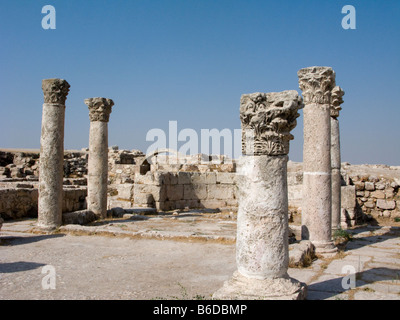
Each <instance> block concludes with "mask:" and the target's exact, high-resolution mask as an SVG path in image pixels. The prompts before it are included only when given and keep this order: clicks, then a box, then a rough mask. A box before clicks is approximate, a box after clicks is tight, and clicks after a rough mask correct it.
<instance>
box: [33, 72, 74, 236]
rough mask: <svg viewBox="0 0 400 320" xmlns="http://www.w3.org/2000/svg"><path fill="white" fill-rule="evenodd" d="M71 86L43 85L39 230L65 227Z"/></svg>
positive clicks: (47, 81)
mask: <svg viewBox="0 0 400 320" xmlns="http://www.w3.org/2000/svg"><path fill="white" fill-rule="evenodd" d="M69 87H70V86H69V84H68V82H67V81H65V80H62V79H45V80H43V81H42V89H43V93H44V104H43V113H42V133H41V138H40V161H39V199H38V227H40V228H42V229H47V230H53V229H56V228H57V227H59V226H60V225H61V224H62V199H63V173H64V169H63V168H64V118H65V100H66V97H67V95H68V91H69Z"/></svg>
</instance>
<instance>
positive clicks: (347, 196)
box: [341, 186, 356, 209]
mask: <svg viewBox="0 0 400 320" xmlns="http://www.w3.org/2000/svg"><path fill="white" fill-rule="evenodd" d="M341 198H342V208H345V209H352V208H355V206H356V187H355V186H343V187H341Z"/></svg>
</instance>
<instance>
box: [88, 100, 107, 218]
mask: <svg viewBox="0 0 400 320" xmlns="http://www.w3.org/2000/svg"><path fill="white" fill-rule="evenodd" d="M85 104H86V105H87V106H88V107H89V118H90V132H89V157H88V196H87V209H88V211H91V212H93V213H94V214H95V215H96V216H98V217H99V218H102V219H104V218H106V217H107V180H108V121H109V116H110V113H111V108H112V106H113V105H114V102H113V101H112V100H111V99H105V98H90V99H86V100H85Z"/></svg>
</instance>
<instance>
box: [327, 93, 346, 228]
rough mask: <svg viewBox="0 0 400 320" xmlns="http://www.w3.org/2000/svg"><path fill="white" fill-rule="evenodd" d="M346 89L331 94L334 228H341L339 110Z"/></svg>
mask: <svg viewBox="0 0 400 320" xmlns="http://www.w3.org/2000/svg"><path fill="white" fill-rule="evenodd" d="M343 95H344V91H343V90H342V89H341V88H340V87H335V88H333V90H332V96H331V101H332V102H331V110H330V114H331V166H332V230H338V229H340V228H341V203H342V197H341V185H342V177H341V172H340V168H341V156H340V130H339V119H338V117H339V111H340V110H341V107H340V105H341V104H342V103H343V100H342V96H343Z"/></svg>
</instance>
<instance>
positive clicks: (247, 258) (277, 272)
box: [213, 91, 305, 300]
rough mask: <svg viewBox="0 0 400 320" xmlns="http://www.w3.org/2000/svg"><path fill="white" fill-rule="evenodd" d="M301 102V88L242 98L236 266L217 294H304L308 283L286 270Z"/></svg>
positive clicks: (243, 296)
mask: <svg viewBox="0 0 400 320" xmlns="http://www.w3.org/2000/svg"><path fill="white" fill-rule="evenodd" d="M301 107H302V101H301V98H300V97H299V95H298V93H297V92H296V91H284V92H278V93H253V94H249V95H243V96H242V98H241V104H240V119H241V122H242V132H243V135H242V151H243V154H244V155H243V156H242V157H241V158H240V160H239V166H238V171H237V175H238V176H237V183H238V192H239V199H238V200H239V208H238V218H237V239H236V264H237V271H236V272H235V273H234V274H233V277H232V278H231V279H230V280H229V281H227V282H225V283H224V286H223V287H222V288H221V289H220V290H218V291H217V292H216V293H214V296H213V297H214V298H215V299H267V300H268V299H302V298H305V285H304V284H301V283H299V282H298V281H296V280H294V279H291V278H289V276H288V273H287V270H288V265H289V239H288V186H287V161H288V157H287V154H288V153H289V141H290V140H292V139H293V135H291V134H290V131H291V130H292V129H294V128H295V127H296V124H297V122H296V119H297V117H298V116H299V114H298V109H299V108H301ZM249 131H250V132H251V133H252V134H251V136H252V137H253V138H252V139H250V140H249V139H247V138H248V137H247V133H248V132H249Z"/></svg>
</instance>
